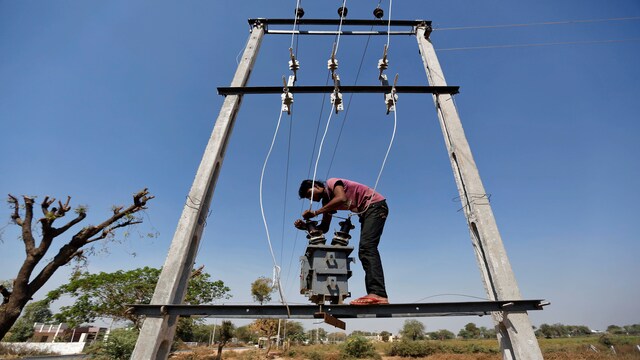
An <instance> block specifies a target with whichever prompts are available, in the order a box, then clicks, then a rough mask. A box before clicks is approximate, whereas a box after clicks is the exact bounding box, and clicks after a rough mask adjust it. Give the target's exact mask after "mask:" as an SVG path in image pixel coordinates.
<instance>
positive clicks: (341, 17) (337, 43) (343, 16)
mask: <svg viewBox="0 0 640 360" xmlns="http://www.w3.org/2000/svg"><path fill="white" fill-rule="evenodd" d="M346 6H347V0H344V1H343V2H342V9H346ZM343 11H344V10H343ZM346 15H347V14H345V13H344V12H343V13H342V15H340V25H339V26H338V35H337V36H338V39H337V40H336V50H335V51H334V53H333V55H334V56H335V55H337V54H338V47H339V46H340V33H341V32H342V20H344V18H345V17H346Z"/></svg>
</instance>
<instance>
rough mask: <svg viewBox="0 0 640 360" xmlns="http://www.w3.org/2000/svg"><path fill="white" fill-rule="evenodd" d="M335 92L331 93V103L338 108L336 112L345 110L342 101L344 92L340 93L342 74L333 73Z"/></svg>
mask: <svg viewBox="0 0 640 360" xmlns="http://www.w3.org/2000/svg"><path fill="white" fill-rule="evenodd" d="M333 84H334V87H333V93H331V103H332V104H333V107H334V108H335V109H336V114H337V113H338V112H339V111H342V110H344V104H343V103H342V94H341V93H340V76H338V74H333Z"/></svg>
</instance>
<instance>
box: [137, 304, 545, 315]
mask: <svg viewBox="0 0 640 360" xmlns="http://www.w3.org/2000/svg"><path fill="white" fill-rule="evenodd" d="M547 304H548V303H545V302H544V300H512V301H468V302H445V303H407V304H387V305H367V306H354V305H321V306H317V305H289V306H284V305H126V306H127V307H129V310H128V311H129V313H131V314H135V315H145V316H148V317H160V316H165V315H179V316H208V317H212V318H225V319H227V318H228V319H270V318H272V319H289V318H291V319H313V318H315V314H317V312H318V311H321V312H324V313H327V314H329V315H331V316H333V317H335V318H342V319H355V318H401V317H434V316H484V315H489V314H491V313H494V312H524V311H531V310H542V308H543V306H545V305H547Z"/></svg>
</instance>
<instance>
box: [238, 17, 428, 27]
mask: <svg viewBox="0 0 640 360" xmlns="http://www.w3.org/2000/svg"><path fill="white" fill-rule="evenodd" d="M248 21H249V25H250V26H253V25H255V24H256V23H260V24H262V25H264V26H267V27H268V26H269V25H293V24H294V22H295V24H296V25H306V26H320V25H336V26H339V25H340V19H297V20H296V19H266V18H254V19H249V20H248ZM420 25H427V26H431V21H429V20H391V21H389V20H384V19H370V20H358V19H342V26H385V27H387V26H393V27H395V26H410V27H414V26H420Z"/></svg>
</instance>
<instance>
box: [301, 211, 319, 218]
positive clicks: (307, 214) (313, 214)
mask: <svg viewBox="0 0 640 360" xmlns="http://www.w3.org/2000/svg"><path fill="white" fill-rule="evenodd" d="M314 217H316V212H315V211H311V210H305V211H304V212H302V218H303V219H305V220H309V219H311V218H314Z"/></svg>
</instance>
